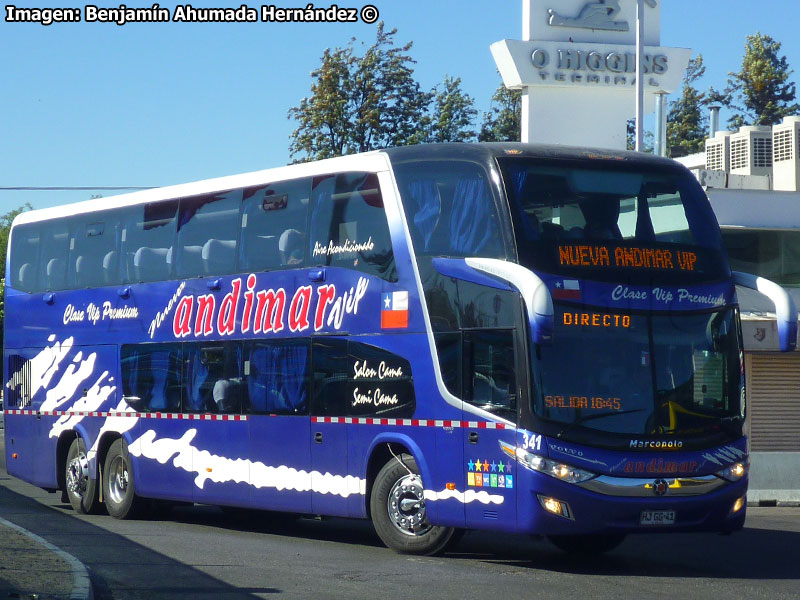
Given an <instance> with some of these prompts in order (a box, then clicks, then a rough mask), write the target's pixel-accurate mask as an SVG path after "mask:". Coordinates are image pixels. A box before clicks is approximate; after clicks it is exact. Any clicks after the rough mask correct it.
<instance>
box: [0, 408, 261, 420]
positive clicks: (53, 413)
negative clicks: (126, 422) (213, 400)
mask: <svg viewBox="0 0 800 600" xmlns="http://www.w3.org/2000/svg"><path fill="white" fill-rule="evenodd" d="M6 414H7V415H31V416H37V417H40V416H41V417H65V416H68V417H102V418H108V417H134V418H137V419H171V420H176V421H247V419H248V415H215V414H211V413H203V414H195V413H168V412H152V413H136V412H90V411H79V410H76V411H71V412H68V411H63V410H42V411H38V410H7V411H6Z"/></svg>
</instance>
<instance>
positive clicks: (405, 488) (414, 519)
mask: <svg viewBox="0 0 800 600" xmlns="http://www.w3.org/2000/svg"><path fill="white" fill-rule="evenodd" d="M387 505H388V509H389V519H390V521H391V522H392V524H393V525H394V526H395V527H396V528H397V529H398V530H399V531H400V532H402V533H403V534H405V535H410V536H418V535H423V534H425V533H427V532H428V531H430V529H431V527H432V526H431V524H430V523H428V517H427V512H426V509H425V488H423V487H422V479H421V478H420V476H419V475H415V474H409V475H405V476H403V477H401V478H400V479H398V480H397V482H395V484H394V485H393V486H392V489H391V491H390V492H389V499H388V502H387Z"/></svg>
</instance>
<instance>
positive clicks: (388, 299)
mask: <svg viewBox="0 0 800 600" xmlns="http://www.w3.org/2000/svg"><path fill="white" fill-rule="evenodd" d="M383 303H384V304H385V305H386V308H391V306H392V299H391V298H390V297H389V296H386V300H384V301H383Z"/></svg>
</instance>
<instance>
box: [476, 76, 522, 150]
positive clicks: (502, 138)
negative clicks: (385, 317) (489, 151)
mask: <svg viewBox="0 0 800 600" xmlns="http://www.w3.org/2000/svg"><path fill="white" fill-rule="evenodd" d="M521 131H522V90H510V89H508V88H507V87H506V86H505V85H504V84H502V83H501V84H500V86H499V87H498V88H497V89H496V90H495V92H494V95H493V96H492V103H491V104H490V106H489V112H485V113H483V123H482V124H481V130H480V133H479V134H478V140H479V141H481V142H518V141H520V134H521Z"/></svg>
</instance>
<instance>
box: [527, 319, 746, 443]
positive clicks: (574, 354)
mask: <svg viewBox="0 0 800 600" xmlns="http://www.w3.org/2000/svg"><path fill="white" fill-rule="evenodd" d="M611 329H613V335H609V330H611ZM554 339H556V340H558V342H557V343H555V344H553V346H551V347H540V348H537V352H536V355H535V357H534V358H533V369H534V379H535V380H536V381H537V382H538V383H539V388H540V393H539V394H536V395H534V397H533V399H532V403H533V406H532V412H533V413H534V414H535V415H537V416H538V417H540V418H542V419H544V420H548V421H553V422H556V423H558V424H563V428H560V433H561V435H562V436H563V437H567V438H569V435H568V433H569V432H570V431H574V430H576V429H577V428H586V429H591V430H594V431H602V432H608V433H614V434H626V435H637V436H638V435H668V436H693V435H707V434H713V433H718V432H720V430H721V427H724V424H725V423H728V422H736V423H737V424H738V425H739V426H741V421H742V420H743V418H744V404H743V402H742V398H741V390H742V387H743V381H744V375H743V367H742V348H741V344H740V339H741V338H740V334H739V330H738V318H737V315H736V309H735V308H727V309H725V310H721V311H716V312H705V313H700V314H698V313H689V314H687V313H683V314H675V313H673V314H663V315H661V314H657V313H650V314H646V313H645V314H628V313H626V314H623V313H616V312H609V311H591V310H585V309H577V308H574V307H572V306H569V305H565V304H563V303H558V304H556V326H555V331H554ZM588 365H591V368H587V366H588Z"/></svg>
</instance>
